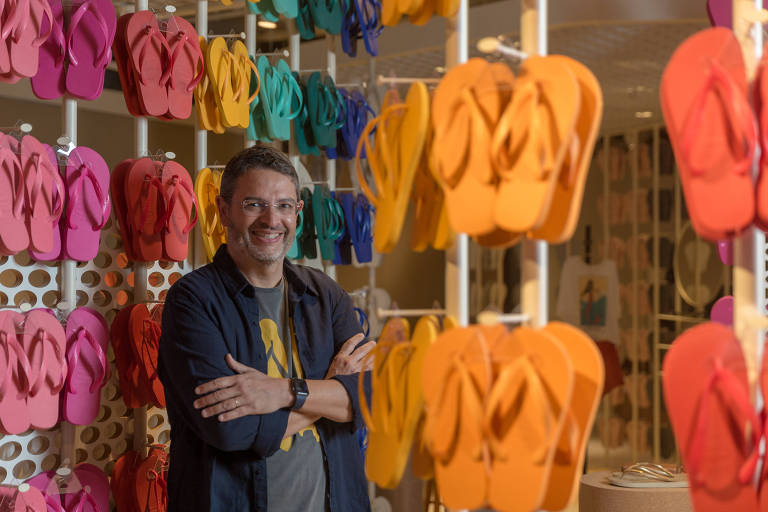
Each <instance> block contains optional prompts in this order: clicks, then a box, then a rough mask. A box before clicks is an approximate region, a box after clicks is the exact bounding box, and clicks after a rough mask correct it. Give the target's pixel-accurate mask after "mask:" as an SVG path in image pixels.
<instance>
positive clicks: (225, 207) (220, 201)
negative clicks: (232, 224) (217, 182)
mask: <svg viewBox="0 0 768 512" xmlns="http://www.w3.org/2000/svg"><path fill="white" fill-rule="evenodd" d="M216 207H217V208H218V209H219V219H220V220H221V225H222V227H225V228H226V227H227V226H229V204H228V203H227V201H225V200H224V198H223V197H221V196H216Z"/></svg>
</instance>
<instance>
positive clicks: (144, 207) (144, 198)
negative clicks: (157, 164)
mask: <svg viewBox="0 0 768 512" xmlns="http://www.w3.org/2000/svg"><path fill="white" fill-rule="evenodd" d="M150 187H155V188H156V189H157V193H158V195H159V196H160V199H161V200H162V204H163V205H165V203H167V200H166V197H165V190H164V189H163V183H162V182H161V181H160V180H159V179H157V178H156V177H154V176H150V175H149V174H147V175H145V176H144V182H143V183H142V185H141V188H142V194H141V195H140V196H139V201H140V203H141V220H140V221H139V225H138V226H137V227H136V228H137V229H136V232H137V233H139V234H141V233H144V224H146V223H147V217H149V212H150V208H152V202H151V201H149V189H150ZM155 206H157V203H155ZM164 221H165V216H164V215H158V216H157V221H156V222H155V227H154V231H153V232H152V233H150V234H152V235H154V234H157V233H159V232H160V229H161V226H162V225H163V222H164Z"/></svg>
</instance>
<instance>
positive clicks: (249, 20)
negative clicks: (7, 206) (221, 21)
mask: <svg viewBox="0 0 768 512" xmlns="http://www.w3.org/2000/svg"><path fill="white" fill-rule="evenodd" d="M245 13H246V14H245V47H246V49H247V50H248V55H249V56H251V57H253V56H255V55H256V15H255V14H254V13H252V12H251V11H249V10H248V7H247V6H246V7H245ZM243 139H244V141H245V147H246V148H250V147H252V146H255V145H256V141H255V140H250V139H248V134H247V132H246V134H245V135H243Z"/></svg>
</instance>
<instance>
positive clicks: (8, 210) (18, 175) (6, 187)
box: [0, 43, 29, 254]
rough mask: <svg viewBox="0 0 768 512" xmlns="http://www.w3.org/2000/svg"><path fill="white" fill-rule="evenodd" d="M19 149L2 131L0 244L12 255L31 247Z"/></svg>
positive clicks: (0, 152)
mask: <svg viewBox="0 0 768 512" xmlns="http://www.w3.org/2000/svg"><path fill="white" fill-rule="evenodd" d="M0 46H2V43H0ZM17 152H18V143H17V142H16V139H14V138H13V137H11V136H10V135H4V134H0V243H1V244H2V245H3V247H4V249H5V250H7V251H8V253H9V254H16V253H18V252H19V251H23V250H24V249H26V248H27V246H29V235H28V234H27V226H26V225H25V223H24V173H23V172H22V168H21V163H20V159H19V155H18V153H17Z"/></svg>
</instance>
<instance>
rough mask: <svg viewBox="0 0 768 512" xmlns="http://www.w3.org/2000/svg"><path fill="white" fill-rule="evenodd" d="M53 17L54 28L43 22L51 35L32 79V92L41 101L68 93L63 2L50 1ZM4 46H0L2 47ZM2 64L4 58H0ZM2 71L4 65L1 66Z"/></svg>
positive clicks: (44, 27) (43, 47)
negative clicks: (65, 67)
mask: <svg viewBox="0 0 768 512" xmlns="http://www.w3.org/2000/svg"><path fill="white" fill-rule="evenodd" d="M48 3H49V4H50V6H51V14H52V16H53V26H51V25H50V24H49V23H48V21H47V20H44V22H43V31H44V32H45V31H49V30H50V32H51V35H50V36H49V37H48V39H47V40H46V41H45V42H44V43H43V45H42V46H41V47H40V56H39V62H38V66H37V73H36V74H35V76H33V77H32V78H31V79H30V83H31V84H32V92H34V93H35V96H37V97H38V98H40V99H43V100H54V99H56V98H60V97H62V96H63V95H64V93H66V92H67V88H66V83H65V79H64V77H65V75H64V60H65V57H66V51H67V42H66V40H65V39H64V9H63V8H62V5H61V0H48ZM2 46H3V45H0V47H2ZM0 62H2V57H0ZM0 69H2V64H0Z"/></svg>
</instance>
